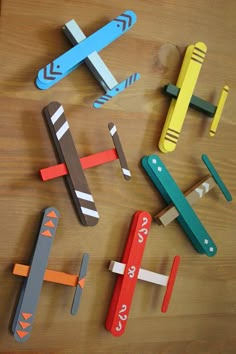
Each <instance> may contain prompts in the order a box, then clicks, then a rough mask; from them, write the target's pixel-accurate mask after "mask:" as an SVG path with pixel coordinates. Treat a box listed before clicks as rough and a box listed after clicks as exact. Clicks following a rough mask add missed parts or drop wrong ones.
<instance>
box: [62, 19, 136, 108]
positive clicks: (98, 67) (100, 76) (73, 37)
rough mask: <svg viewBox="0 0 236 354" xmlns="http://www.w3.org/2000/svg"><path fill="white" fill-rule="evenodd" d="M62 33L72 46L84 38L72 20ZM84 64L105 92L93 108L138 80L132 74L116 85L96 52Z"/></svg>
mask: <svg viewBox="0 0 236 354" xmlns="http://www.w3.org/2000/svg"><path fill="white" fill-rule="evenodd" d="M63 31H64V33H65V35H66V36H67V38H68V39H69V40H70V41H71V43H72V44H73V45H76V44H78V43H80V42H81V41H83V40H84V39H85V38H86V37H85V35H84V33H83V32H82V30H81V28H80V27H79V26H78V25H77V23H76V22H75V21H74V20H71V21H69V22H68V23H66V24H65V26H64V28H63ZM85 63H86V64H87V66H88V68H89V69H90V71H91V72H92V73H93V74H94V76H95V78H96V79H97V81H98V82H99V83H100V85H101V86H102V87H103V88H104V90H105V92H106V93H105V95H102V96H101V97H100V98H98V99H97V100H96V101H95V102H94V104H93V106H94V108H100V107H101V106H103V105H104V104H105V103H107V102H108V101H109V100H110V99H111V98H113V97H115V96H116V95H118V94H119V93H120V92H122V91H124V90H125V89H126V88H127V87H129V86H130V85H132V84H133V83H134V82H135V81H137V80H139V79H140V74H139V73H134V74H132V75H131V76H130V77H128V78H127V79H126V80H124V81H122V82H121V83H118V82H117V81H116V79H115V78H114V76H113V75H112V73H111V72H110V70H109V69H108V67H107V66H106V65H105V63H104V61H103V60H102V59H101V57H100V56H99V54H98V53H97V52H93V53H92V54H90V55H89V56H88V57H87V58H86V59H85Z"/></svg>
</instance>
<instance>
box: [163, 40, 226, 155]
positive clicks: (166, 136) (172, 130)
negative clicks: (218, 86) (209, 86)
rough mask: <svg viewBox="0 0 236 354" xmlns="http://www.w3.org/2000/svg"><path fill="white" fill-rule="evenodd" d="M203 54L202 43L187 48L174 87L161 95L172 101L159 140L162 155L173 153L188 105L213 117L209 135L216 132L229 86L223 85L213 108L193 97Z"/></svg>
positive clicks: (169, 86) (204, 48) (204, 47)
mask: <svg viewBox="0 0 236 354" xmlns="http://www.w3.org/2000/svg"><path fill="white" fill-rule="evenodd" d="M206 52H207V47H206V45H205V43H202V42H198V43H196V44H195V45H190V46H188V48H187V50H186V54H185V57H184V60H183V64H182V67H181V70H180V74H179V78H178V80H177V83H176V86H174V85H171V84H169V85H167V86H166V87H165V92H166V93H167V94H168V95H170V96H171V97H172V98H173V99H172V101H171V104H170V107H169V110H168V113H167V117H166V121H165V124H164V127H163V130H162V134H161V137H160V141H159V149H160V150H161V151H162V152H171V151H173V150H175V148H176V144H177V141H178V139H179V135H180V132H181V129H182V126H183V123H184V120H185V116H186V114H187V110H188V107H189V106H191V107H192V108H195V109H197V110H198V111H201V112H202V113H205V114H207V115H208V116H211V117H213V121H212V124H211V127H210V135H211V136H214V135H215V133H216V130H217V127H218V124H219V121H220V118H221V114H222V111H223V108H224V105H225V102H226V99H227V96H228V92H229V87H228V86H224V88H223V90H222V93H221V96H220V99H219V102H218V106H217V107H216V106H214V105H212V104H210V103H208V102H206V101H204V100H202V99H200V98H199V97H196V96H194V95H193V91H194V88H195V85H196V83H197V79H198V76H199V74H200V70H201V67H202V64H203V61H204V59H205V55H206Z"/></svg>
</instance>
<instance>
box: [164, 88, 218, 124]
mask: <svg viewBox="0 0 236 354" xmlns="http://www.w3.org/2000/svg"><path fill="white" fill-rule="evenodd" d="M180 90H181V89H180V88H178V87H177V86H175V85H172V84H168V85H166V86H165V87H164V93H165V94H167V95H168V96H170V97H172V98H175V99H176V98H177V97H178V94H179V92H180ZM189 106H190V107H191V108H193V109H195V110H196V111H199V112H201V113H204V114H206V115H207V116H208V117H214V115H215V112H216V109H217V106H215V105H213V104H212V103H210V102H208V101H206V100H203V99H202V98H200V97H197V96H195V95H192V97H191V100H190V102H189Z"/></svg>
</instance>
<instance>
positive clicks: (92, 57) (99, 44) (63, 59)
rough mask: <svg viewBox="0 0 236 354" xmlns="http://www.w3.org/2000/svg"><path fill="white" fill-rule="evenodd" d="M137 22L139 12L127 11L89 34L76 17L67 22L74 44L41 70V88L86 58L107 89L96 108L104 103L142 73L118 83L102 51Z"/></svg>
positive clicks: (66, 31) (39, 84)
mask: <svg viewBox="0 0 236 354" xmlns="http://www.w3.org/2000/svg"><path fill="white" fill-rule="evenodd" d="M135 22H136V15H135V13H134V12H133V11H125V12H124V13H123V14H121V15H120V16H118V17H117V18H115V19H114V20H112V21H111V22H109V23H108V24H107V25H105V26H104V27H102V28H101V29H100V30H98V31H97V32H95V33H93V34H92V35H91V36H89V37H87V38H86V37H85V35H84V33H83V32H82V31H81V29H80V27H79V26H78V25H77V23H76V22H75V21H74V20H72V21H70V22H68V23H66V24H65V26H64V27H63V30H64V33H65V34H66V36H67V37H68V38H69V40H70V41H71V42H72V44H73V45H74V47H73V48H72V49H70V50H68V51H67V52H66V53H64V54H63V55H61V56H60V57H59V58H57V59H55V60H54V61H53V62H51V63H50V64H48V65H47V66H46V67H45V68H43V69H41V70H40V71H39V72H38V76H37V79H36V86H37V87H38V88H39V89H41V90H46V89H48V88H50V87H52V86H53V85H55V84H56V83H57V82H58V81H60V80H61V79H62V78H64V77H65V76H66V75H68V74H69V73H70V72H72V71H73V70H74V69H76V68H77V67H78V66H79V65H80V64H81V63H82V62H84V61H85V63H86V64H87V65H88V66H89V68H90V70H91V71H92V73H93V74H94V75H95V77H96V78H97V80H98V81H99V82H100V83H101V85H102V86H103V88H104V89H105V91H106V94H105V95H104V96H102V97H100V98H99V99H98V100H96V101H95V103H94V107H95V108H99V107H101V105H103V104H104V103H106V102H108V101H109V100H110V99H111V98H112V97H114V96H116V95H117V94H118V93H120V92H122V91H124V90H125V89H126V88H127V87H128V86H130V85H131V84H133V83H134V82H135V81H137V80H138V79H139V78H140V74H139V73H135V74H133V75H131V76H130V77H129V78H127V79H126V80H124V81H123V82H121V83H120V84H118V82H117V81H116V80H115V78H114V77H113V76H112V74H111V72H110V71H109V69H108V68H107V67H106V65H105V63H104V62H103V61H102V59H101V58H100V56H99V55H98V52H99V51H100V50H102V49H103V48H105V47H106V46H108V45H109V44H110V43H112V42H113V41H114V40H115V39H117V38H119V37H120V36H121V35H123V34H124V33H125V32H127V31H128V30H129V29H130V28H131V27H132V26H133V25H134V23H135Z"/></svg>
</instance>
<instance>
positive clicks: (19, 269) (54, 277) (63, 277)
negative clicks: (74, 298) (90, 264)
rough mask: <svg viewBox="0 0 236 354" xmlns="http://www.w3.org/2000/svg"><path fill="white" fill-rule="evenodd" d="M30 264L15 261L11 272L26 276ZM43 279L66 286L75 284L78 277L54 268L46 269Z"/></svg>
mask: <svg viewBox="0 0 236 354" xmlns="http://www.w3.org/2000/svg"><path fill="white" fill-rule="evenodd" d="M29 272H30V266H27V265H24V264H18V263H16V264H15V265H14V268H13V274H15V275H20V276H22V277H28V275H29ZM43 280H46V281H50V282H52V283H57V284H63V285H68V286H77V284H78V280H79V277H78V275H73V274H67V273H63V272H57V271H55V270H50V269H46V271H45V273H44V278H43Z"/></svg>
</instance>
